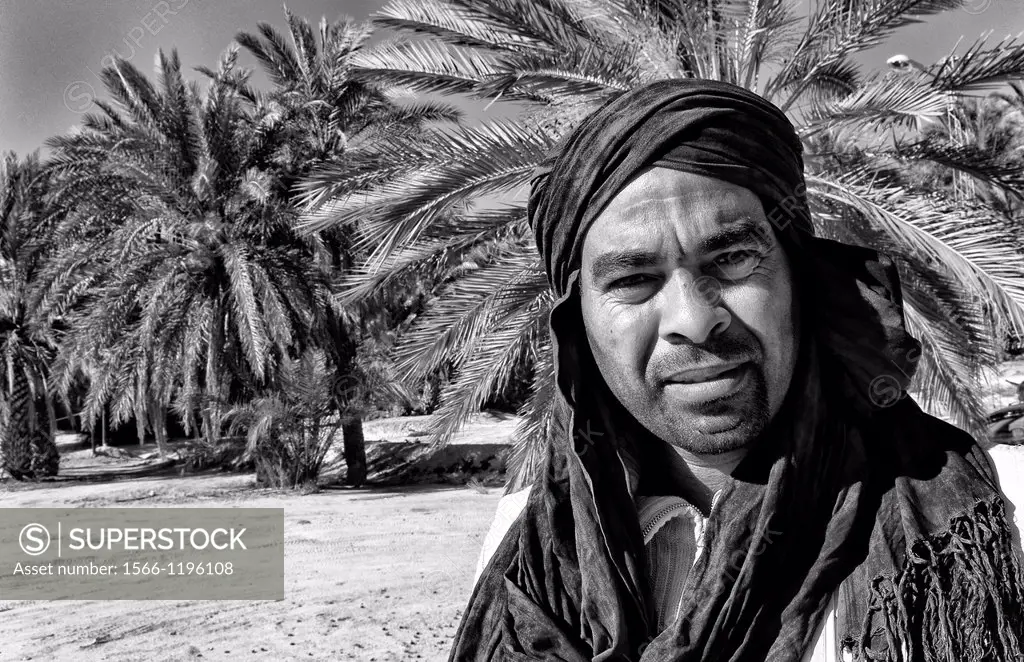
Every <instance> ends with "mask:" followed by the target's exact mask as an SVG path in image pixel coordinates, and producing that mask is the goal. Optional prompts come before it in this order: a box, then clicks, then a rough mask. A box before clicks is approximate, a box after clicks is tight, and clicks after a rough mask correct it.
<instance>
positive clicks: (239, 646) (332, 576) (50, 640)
mask: <svg viewBox="0 0 1024 662" xmlns="http://www.w3.org/2000/svg"><path fill="white" fill-rule="evenodd" d="M1006 367H1007V368H1009V370H1005V371H1003V374H1000V375H998V377H996V376H994V379H993V381H994V383H993V384H992V386H993V387H994V388H993V389H992V391H990V397H991V400H990V403H991V406H993V407H996V406H1000V405H1002V404H1008V403H1009V402H1010V401H1011V400H1012V399H1013V390H1014V389H1013V386H1011V385H1010V384H1007V383H1006V382H1005V379H1006V378H1009V379H1012V380H1013V381H1019V380H1020V379H1024V362H1015V363H1014V364H1013V365H1012V366H1006ZM426 422H427V420H426V418H425V417H416V418H407V419H386V420H382V421H377V422H372V423H369V424H367V426H366V438H367V440H368V441H391V442H396V441H398V442H409V441H415V440H417V439H422V435H421V434H420V433H421V431H422V430H423V428H424V427H425V425H426ZM514 425H515V419H513V418H510V417H500V418H499V417H487V416H483V417H478V418H476V419H475V420H474V421H473V422H472V423H471V424H470V425H469V426H467V429H466V430H465V431H464V432H463V433H462V434H460V435H459V436H458V437H457V438H456V440H455V442H454V443H456V444H496V443H503V442H505V441H507V439H508V437H509V435H510V434H511V432H512V429H513V428H514ZM1014 450H1015V451H1017V450H1021V451H1024V449H1014ZM1016 455H1021V453H1016V454H1015V456H1016ZM92 461H93V462H95V463H96V464H98V465H103V464H105V463H107V462H108V460H106V459H96V460H92ZM1015 461H1017V462H1018V463H1021V461H1022V458H1016V460H1015ZM1018 474H1019V475H1024V469H1022V471H1021V472H1018ZM0 493H3V494H2V497H0V498H2V505H3V506H4V507H7V508H32V507H37V508H38V507H58V506H69V507H103V506H110V507H177V506H189V507H221V506H239V507H243V506H244V507H280V508H284V509H285V599H284V600H283V601H277V602H243V601H163V602H157V601H53V602H43V601H38V602H29V601H19V602H13V601H6V602H5V601H0V661H6V660H47V661H49V660H57V661H64V660H69V661H73V662H87V661H90V660H125V661H132V662H134V661H136V660H147V661H148V660H156V661H162V660H189V661H191V660H198V659H202V660H273V661H274V662H281V661H284V660H358V661H360V662H377V661H380V662H384V661H388V660H394V661H402V662H405V661H407V660H445V659H447V653H448V647H449V642H450V641H451V639H452V637H453V635H454V633H455V629H456V627H457V626H458V622H459V618H460V617H461V615H462V608H463V607H464V606H465V604H466V602H467V600H468V598H469V593H470V591H471V589H472V578H473V572H474V570H475V564H476V558H477V555H478V553H479V550H480V545H481V543H482V541H483V537H484V534H485V532H486V531H487V528H488V526H489V524H490V521H491V518H492V516H493V514H494V509H495V507H496V505H497V502H498V499H499V498H500V496H501V495H500V489H497V488H484V487H482V486H479V485H477V486H474V487H466V486H456V487H452V486H441V485H417V486H409V487H399V488H383V487H377V488H365V489H359V490H340V489H339V490H325V491H322V492H318V493H312V494H301V493H297V492H296V493H282V492H278V491H272V490H262V489H256V488H255V487H254V482H253V478H252V477H251V476H238V475H229V474H212V475H207V476H190V477H170V478H148V479H145V478H142V479H134V480H123V481H118V482H110V483H78V482H69V483H60V484H50V485H44V486H15V487H13V488H12V486H10V485H3V484H0Z"/></svg>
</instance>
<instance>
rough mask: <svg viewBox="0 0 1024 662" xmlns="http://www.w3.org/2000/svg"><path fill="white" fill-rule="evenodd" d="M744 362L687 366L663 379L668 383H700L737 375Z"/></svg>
mask: <svg viewBox="0 0 1024 662" xmlns="http://www.w3.org/2000/svg"><path fill="white" fill-rule="evenodd" d="M745 365H746V363H745V362H730V363H716V364H713V365H707V366H700V367H697V368H687V369H686V370H680V371H679V372H676V373H674V374H673V375H671V376H670V377H669V378H668V379H666V380H665V381H666V382H668V383H670V384H700V383H702V382H710V381H715V380H719V379H729V378H731V377H736V376H738V373H739V372H740V371H741V369H742V368H743V366H745Z"/></svg>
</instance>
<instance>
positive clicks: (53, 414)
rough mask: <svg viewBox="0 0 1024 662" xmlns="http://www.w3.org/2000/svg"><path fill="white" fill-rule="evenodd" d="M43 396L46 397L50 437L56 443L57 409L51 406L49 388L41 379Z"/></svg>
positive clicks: (51, 398) (51, 399) (51, 400)
mask: <svg viewBox="0 0 1024 662" xmlns="http://www.w3.org/2000/svg"><path fill="white" fill-rule="evenodd" d="M43 397H44V398H45V399H46V414H47V416H49V417H50V439H53V443H55V444H56V443H57V409H56V408H55V407H54V406H53V397H51V396H50V389H49V388H47V384H46V381H45V380H44V381H43Z"/></svg>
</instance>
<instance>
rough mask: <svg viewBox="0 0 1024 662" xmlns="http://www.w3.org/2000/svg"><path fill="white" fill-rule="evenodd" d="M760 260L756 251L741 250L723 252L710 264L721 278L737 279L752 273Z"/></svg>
mask: <svg viewBox="0 0 1024 662" xmlns="http://www.w3.org/2000/svg"><path fill="white" fill-rule="evenodd" d="M760 262H761V255H760V254H759V253H758V252H757V251H752V250H741V251H729V252H728V253H723V254H722V255H719V256H718V257H717V258H715V261H714V262H713V263H712V264H714V267H715V270H716V271H717V272H718V274H719V275H720V276H721V277H722V278H724V279H726V280H739V279H741V278H746V277H747V276H749V275H750V274H752V273H753V272H754V269H756V268H757V265H758V264H760Z"/></svg>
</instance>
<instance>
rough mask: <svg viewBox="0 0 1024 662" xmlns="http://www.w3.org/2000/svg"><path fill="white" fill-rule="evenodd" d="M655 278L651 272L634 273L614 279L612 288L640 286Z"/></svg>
mask: <svg viewBox="0 0 1024 662" xmlns="http://www.w3.org/2000/svg"><path fill="white" fill-rule="evenodd" d="M653 279H654V277H653V276H651V275H650V274H632V275H630V276H623V277H622V278H617V279H615V280H614V281H612V284H611V288H612V289H620V288H629V287H640V286H642V285H646V284H648V283H650V282H651V281H652V280H653Z"/></svg>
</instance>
